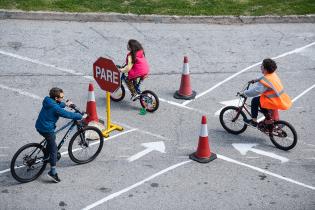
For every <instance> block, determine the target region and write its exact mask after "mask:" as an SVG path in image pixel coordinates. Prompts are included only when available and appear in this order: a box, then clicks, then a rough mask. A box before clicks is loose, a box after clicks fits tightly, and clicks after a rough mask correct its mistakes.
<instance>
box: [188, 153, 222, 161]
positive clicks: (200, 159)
mask: <svg viewBox="0 0 315 210" xmlns="http://www.w3.org/2000/svg"><path fill="white" fill-rule="evenodd" d="M196 153H197V152H194V153H192V154H190V155H189V158H190V159H192V160H194V161H197V162H199V163H209V162H210V161H213V160H215V159H217V155H216V154H214V153H211V155H210V157H207V158H199V157H197V156H196Z"/></svg>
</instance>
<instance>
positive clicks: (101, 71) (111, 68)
mask: <svg viewBox="0 0 315 210" xmlns="http://www.w3.org/2000/svg"><path fill="white" fill-rule="evenodd" d="M93 76H94V79H95V80H96V82H97V84H98V85H99V86H100V88H101V89H102V90H105V91H106V100H107V103H106V104H107V109H106V112H107V128H106V129H104V130H102V134H103V136H104V137H105V138H107V137H109V133H110V132H112V131H114V130H118V131H122V130H123V127H121V126H118V125H115V124H112V123H111V122H110V93H113V92H115V91H116V90H117V89H118V88H120V85H121V80H120V72H119V70H118V69H117V67H116V65H115V64H114V62H113V61H112V60H110V59H107V58H103V57H100V58H98V59H97V60H96V61H95V62H94V64H93Z"/></svg>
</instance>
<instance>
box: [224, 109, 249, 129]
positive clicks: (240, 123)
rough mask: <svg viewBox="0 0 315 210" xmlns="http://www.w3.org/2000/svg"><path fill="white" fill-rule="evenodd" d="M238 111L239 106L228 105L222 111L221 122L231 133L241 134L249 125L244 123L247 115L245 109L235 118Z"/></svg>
mask: <svg viewBox="0 0 315 210" xmlns="http://www.w3.org/2000/svg"><path fill="white" fill-rule="evenodd" d="M238 112H239V108H238V107H235V106H227V107H225V108H224V109H222V111H221V112H220V123H221V125H222V127H223V128H224V129H225V130H226V131H227V132H229V133H232V134H240V133H242V132H244V131H245V130H246V128H247V125H246V124H245V123H244V119H246V115H245V113H244V112H243V111H241V112H240V113H239V116H238V118H237V119H235V118H236V116H237V114H238ZM233 120H234V122H233Z"/></svg>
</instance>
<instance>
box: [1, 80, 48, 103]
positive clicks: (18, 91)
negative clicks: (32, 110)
mask: <svg viewBox="0 0 315 210" xmlns="http://www.w3.org/2000/svg"><path fill="white" fill-rule="evenodd" d="M0 88H2V89H5V90H10V91H13V92H16V93H19V94H21V95H25V96H28V97H31V98H34V99H37V100H42V98H41V97H40V96H37V95H34V94H32V93H29V92H26V91H23V90H20V89H16V88H11V87H8V86H5V85H2V84H0Z"/></svg>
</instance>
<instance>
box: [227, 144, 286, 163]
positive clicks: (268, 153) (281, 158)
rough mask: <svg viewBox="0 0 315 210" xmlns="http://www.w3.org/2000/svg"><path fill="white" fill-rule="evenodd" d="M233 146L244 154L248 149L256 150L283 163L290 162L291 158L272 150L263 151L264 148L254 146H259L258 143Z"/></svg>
mask: <svg viewBox="0 0 315 210" xmlns="http://www.w3.org/2000/svg"><path fill="white" fill-rule="evenodd" d="M232 145H233V147H234V148H235V149H237V150H238V151H239V152H240V153H241V154H242V155H246V153H247V152H248V151H252V152H255V153H257V154H260V155H265V156H268V157H271V158H275V159H277V160H280V161H281V163H285V162H288V161H289V159H288V158H285V157H282V156H279V155H276V154H274V153H272V152H266V151H263V150H260V149H255V148H253V147H255V146H257V144H232Z"/></svg>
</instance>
